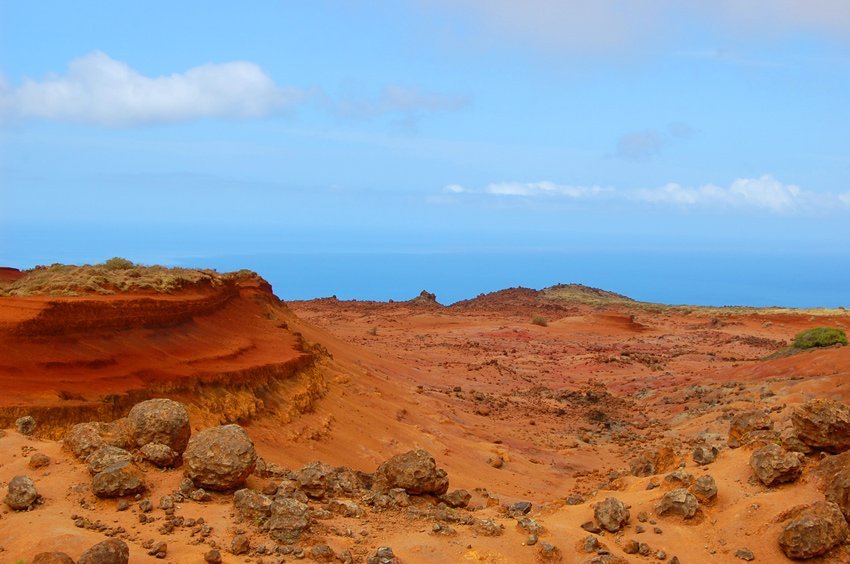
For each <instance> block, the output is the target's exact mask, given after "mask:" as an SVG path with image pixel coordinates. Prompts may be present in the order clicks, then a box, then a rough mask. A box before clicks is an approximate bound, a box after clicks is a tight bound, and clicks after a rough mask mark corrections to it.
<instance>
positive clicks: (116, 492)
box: [91, 461, 145, 497]
mask: <svg viewBox="0 0 850 564" xmlns="http://www.w3.org/2000/svg"><path fill="white" fill-rule="evenodd" d="M91 487H92V492H93V493H94V495H96V496H97V497H123V496H125V495H133V494H137V493H141V492H143V491H144V490H145V483H144V481H143V480H142V473H141V472H139V470H138V469H137V468H136V467H135V466H134V465H133V464H131V463H130V462H127V461H123V462H116V463H115V464H113V465H111V466H109V467H107V468H106V469H104V470H103V471H102V472H98V473H97V474H95V475H94V477H93V478H92V482H91Z"/></svg>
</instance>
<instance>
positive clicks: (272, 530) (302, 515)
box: [267, 498, 310, 543]
mask: <svg viewBox="0 0 850 564" xmlns="http://www.w3.org/2000/svg"><path fill="white" fill-rule="evenodd" d="M267 526H268V529H269V535H270V536H271V537H272V538H273V539H275V540H278V541H280V542H283V543H294V542H295V541H297V540H298V538H299V537H300V536H301V533H302V532H304V530H306V529H307V528H308V527H309V526H310V508H309V507H307V504H305V503H301V502H300V501H297V500H294V499H291V498H282V499H278V500H275V501H274V502H273V503H272V506H271V517H270V518H269V520H268V522H267Z"/></svg>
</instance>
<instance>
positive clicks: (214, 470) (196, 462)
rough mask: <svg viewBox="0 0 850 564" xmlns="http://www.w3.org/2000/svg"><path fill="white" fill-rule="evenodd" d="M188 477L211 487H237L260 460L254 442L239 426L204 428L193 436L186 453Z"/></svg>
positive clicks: (213, 488)
mask: <svg viewBox="0 0 850 564" xmlns="http://www.w3.org/2000/svg"><path fill="white" fill-rule="evenodd" d="M183 462H184V467H185V473H186V477H187V478H189V479H190V480H192V482H193V483H194V484H195V485H196V486H198V487H200V488H206V489H210V490H218V491H223V490H230V489H234V488H238V487H239V486H241V485H242V484H243V483H245V479H246V478H247V477H248V476H249V475H250V474H251V472H253V470H254V465H255V464H256V462H257V453H256V451H255V450H254V443H253V441H252V440H251V438H250V437H249V436H248V433H246V432H245V430H244V429H243V428H242V427H240V426H239V425H222V426H219V427H212V428H210V429H204V430H203V431H201V432H200V433H198V434H197V435H195V436H193V437H192V439H191V440H190V441H189V444H188V446H187V447H186V452H184V453H183Z"/></svg>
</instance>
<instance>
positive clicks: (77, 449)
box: [63, 423, 106, 460]
mask: <svg viewBox="0 0 850 564" xmlns="http://www.w3.org/2000/svg"><path fill="white" fill-rule="evenodd" d="M63 444H64V446H65V448H67V449H68V450H70V451H71V452H72V453H73V454H74V456H76V457H77V458H79V459H80V460H85V459H86V458H88V457H89V455H91V454H92V453H93V452H94V451H96V450H97V449H99V448H100V447H102V446H103V445H104V444H106V441H104V440H103V437H101V436H100V431H99V429H98V426H97V424H96V423H77V424H76V425H74V426H73V427H71V430H70V431H68V433H67V434H66V435H65V439H64V440H63Z"/></svg>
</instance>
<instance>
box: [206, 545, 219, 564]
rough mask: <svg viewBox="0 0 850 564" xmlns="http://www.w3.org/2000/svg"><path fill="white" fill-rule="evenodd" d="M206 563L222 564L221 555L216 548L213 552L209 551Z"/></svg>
mask: <svg viewBox="0 0 850 564" xmlns="http://www.w3.org/2000/svg"><path fill="white" fill-rule="evenodd" d="M204 561H205V562H207V563H208V564H221V553H220V552H219V551H218V550H216V549H214V548H213V549H212V550H208V551H207V552H206V553H205V554H204Z"/></svg>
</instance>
